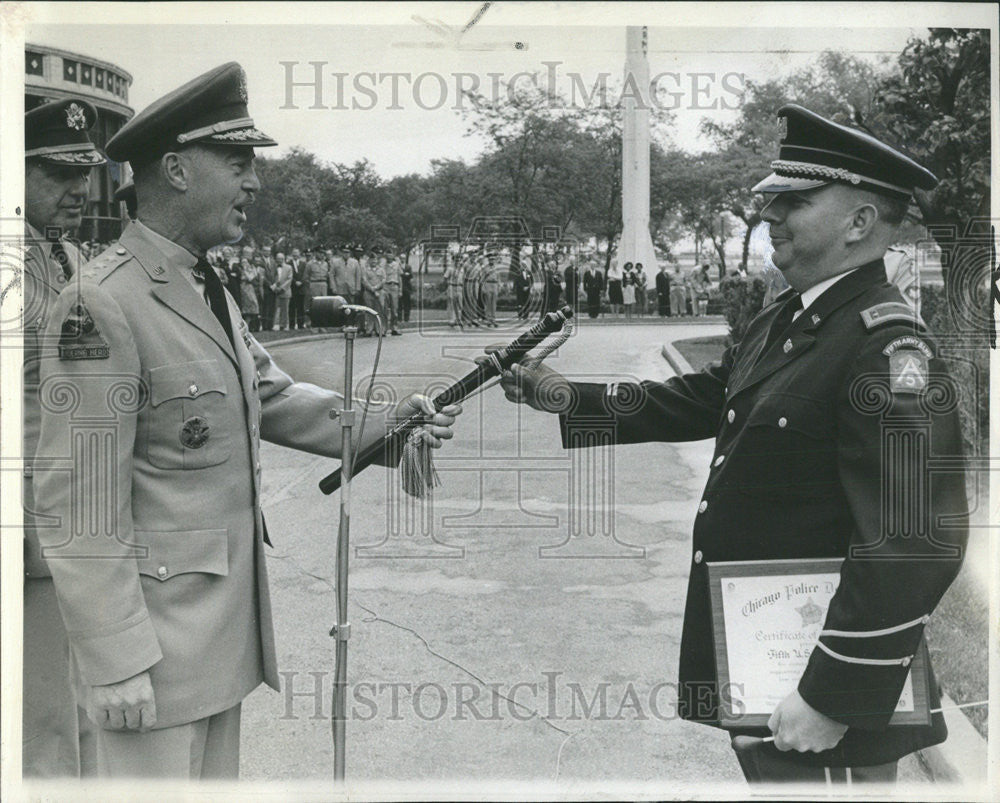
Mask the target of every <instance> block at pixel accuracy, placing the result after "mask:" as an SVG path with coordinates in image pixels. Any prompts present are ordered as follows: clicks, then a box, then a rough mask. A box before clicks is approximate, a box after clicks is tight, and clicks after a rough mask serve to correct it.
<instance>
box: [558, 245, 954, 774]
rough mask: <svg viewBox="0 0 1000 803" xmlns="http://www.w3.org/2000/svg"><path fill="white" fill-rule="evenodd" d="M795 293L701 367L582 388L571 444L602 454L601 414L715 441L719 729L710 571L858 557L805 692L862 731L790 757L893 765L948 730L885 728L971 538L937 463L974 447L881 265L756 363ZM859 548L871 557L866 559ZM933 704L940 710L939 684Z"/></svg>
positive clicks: (709, 710) (650, 437)
mask: <svg viewBox="0 0 1000 803" xmlns="http://www.w3.org/2000/svg"><path fill="white" fill-rule="evenodd" d="M787 296H788V294H787V293H786V294H783V295H782V296H780V297H779V299H778V301H777V302H776V303H775V304H772V305H771V306H769V307H767V308H765V309H764V310H763V311H762V312H761V313H760V314H759V315H758V316H757V317H756V318H755V319H754V321H753V322H752V323H751V325H750V327H749V328H748V331H747V334H746V336H745V337H744V339H743V341H742V342H741V343H739V344H737V345H736V346H734V347H732V348H730V349H728V350H727V351H726V353H725V354H724V356H723V359H722V362H721V364H718V365H714V366H712V367H710V368H707V369H705V370H704V371H702V372H700V373H695V374H688V375H685V376H678V377H675V378H672V379H669V380H667V381H666V382H643V383H641V385H627V384H625V383H620V384H613V385H607V386H606V385H595V384H576V385H574V388H575V391H576V394H577V400H576V403H575V407H574V408H573V409H572V410H571V411H570V413H569V414H568V415H564V416H561V426H562V435H563V445H564V446H566V447H576V446H585V445H594V444H595V442H597V441H600V438H595V436H594V432H593V425H594V422H603V426H604V428H605V431H606V430H607V422H608V421H613V423H614V428H613V433H614V434H613V435H612V436H610V437H611V440H612V441H613V442H615V443H619V444H624V443H640V442H648V441H692V440H700V439H702V438H710V437H715V438H716V446H715V450H714V453H713V455H712V463H711V472H710V474H709V479H708V483H707V485H706V487H705V491H704V495H703V497H702V499H701V501H700V504H699V507H698V515H697V518H696V520H695V526H694V538H693V542H692V549H691V552H692V555H691V565H690V579H689V584H688V595H687V603H686V608H685V613H684V626H683V634H682V641H681V657H680V686H679V689H680V694H679V697H680V700H679V710H680V713H681V715H682V716H683V717H684V718H686V719H690V720H696V721H700V722H704V723H708V724H717V723H718V712H717V707H718V696H717V693H716V677H717V676H716V666H715V653H714V646H713V637H712V614H711V607H710V601H709V585H708V571H707V568H706V564H707V563H708V562H713V561H745V560H780V559H793V558H800V559H801V558H830V557H839V558H846V560H845V562H844V564H843V567H842V570H841V581H840V585H839V588H838V590H837V592H836V594H835V596H834V597H833V599H832V601H831V604H830V607H829V610H828V612H827V615H826V619H825V623H824V629H823V631H822V632H821V634H820V639H819V642H818V644H817V646H816V647H815V648H814V649H813V651H812V654H811V657H810V660H809V663H808V666H807V668H806V670H805V672H804V673H803V675H802V678H801V680H800V682H799V686H798V689H799V692H800V694H801V695H802V697H803V698H804V699H805V701H806V702H807V703H809V705H811V706H812V707H813V708H815V709H817V710H818V711H820V712H822V713H823V714H826V715H827V716H829V717H832V718H834V719H836V720H837V721H839V722H841V723H843V724H846V725H848V726H849V729H848V731H847V733H846V735H845V737H844V739H842V740H841V742H840V744H839V745H838V746H837V747H836V748H834V749H832V750H829V751H825V752H823V753H819V754H815V753H796V754H794V755H796V756H797V757H798V758H799V759H800V760H801V761H803V762H810V763H822V764H825V765H828V766H835V765H841V766H843V765H859V766H860V765H871V764H880V763H885V762H888V761H891V760H894V759H896V758H899V757H901V756H903V755H905V754H907V753H909V752H912V751H913V750H916V749H919V748H921V747H925V746H928V745H930V744H936V743H938V742H940V741H943V740H944V738H945V736H946V734H947V732H946V729H945V727H944V721H943V719H942V717H941V715H940V714H936V715H934V716H933V717H932V723H931V725H930V726H898V725H894V726H892V727H891V728H888V729H887V728H886V725H887V723H888V721H889V718H890V717H891V715H892V713H893V710H894V708H895V706H896V703H897V700H898V698H899V695H900V692H901V690H902V687H903V684H904V682H905V679H906V674H907V673H908V671H909V664H910V660H911V658H912V656H913V655H914V653H915V651H916V650H917V647H918V644H919V642H920V638H921V634H922V632H923V629H924V627H923V625H924V623H925V622H926V621H927V618H928V616H929V615H930V613H931V612H932V611H933V610H934V607H935V605H936V604H937V602H938V600H939V599H940V598H941V596H942V594H944V592H945V590H946V589H947V588H948V585H949V584H950V583H951V581H952V580H953V578H954V577H955V575H956V574H957V572H958V569H959V566H960V563H961V552H962V549H963V547H964V543H965V539H966V536H967V522H966V518H965V516H966V511H967V502H966V496H965V484H964V477H963V473H962V471H961V470H959V471H957V472H954V471H953V472H950V473H948V472H938V473H935V474H933V475H931V478H930V479H928V475H927V474H926V471H927V458H928V457H929V456H932V457H934V458H938V457H941V456H951V457H953V458H955V457H959V456H960V454H961V433H960V428H959V420H958V414H957V412H956V409H955V401H956V398H957V393H958V390H957V389H956V388H955V387H954V386H953V384H952V382H951V381H950V379H949V378H948V376H947V374H946V371H945V369H944V366H943V364H942V362H941V360H940V359H939V357H938V356H937V349H936V346H935V344H934V343H933V342H932V341H931V339H930V338H929V337H928V335H927V333H926V331H925V330H924V327H923V324H922V322H920V321H919V319H918V318H917V317H916V316H915V314H914V313H913V312H912V311H911V310H910V308H909V307H908V306H907V305H905V304H904V303H903V300H902V296H900V294H899V291H898V290H897V289H896V288H895V287H893V286H892V285H890V284H888V283H887V282H886V279H885V267H884V264H883V262H882V260H881V259H879V260H877V261H875V262H872V263H869V264H867V265H864V266H862V267H861V268H859V269H858V270H856V271H854V272H853V273H851V274H850V275H848V276H846V277H844V278H842V279H840V280H839V281H838V282H836V283H835V284H834V285H833V286H832V287H830V288H829V289H828V290H827V291H826V292H824V293H823V294H821V295H820V297H819V298H818V299H816V301H815V302H814V303H812V304H811V305H810V306H809V308H808V309H806V310H805V311H804V312H803V313H802V314H801V315H800V316H799V317H798V318H797V319H796V320H795V321H794V322H793V323H792V324H791V325H790V326H789V327H788V328H787V329H786V330H785V332H784V333H782V334H781V335H780V337H778V339H777V340H776V341H775V342H774V344H773V345H772V346H771V347H770V348H769V349H768V350H767V351H766V353H764V354H763V355H759V353H760V352H761V350H762V347H763V346H764V344H765V342H766V339H767V334H768V331H769V329H770V327H771V323H772V322H773V320H774V318H775V316H776V315H777V314H778V312H779V311H780V309H781V308H782V306H783V304H782V303H781V301H782V300H783V299H785V298H787ZM588 427H590V428H591V431H590V432H589V434H588ZM607 440H608V437H607V436H605V438H604V442H607ZM883 455H885V457H883ZM904 533H905V535H904ZM859 546H867V547H869V548H870V551H869V552H868V553H867V554H864V555H861V554H853V550H852V548H855V547H859ZM930 697H931V707H932V708H933V707H936V706H937V705H938V700H937V690H936V688H935V683H934V681H933V675H932V677H931V693H930ZM743 732H747V733H754V731H749V730H748V731H743ZM756 735H761V736H763V735H767V731H766V730H763V731H762V730H760V729H758V730H757V731H756Z"/></svg>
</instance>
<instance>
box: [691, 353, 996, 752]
mask: <svg viewBox="0 0 1000 803" xmlns="http://www.w3.org/2000/svg"><path fill="white" fill-rule="evenodd" d="M725 340H726V338H725V337H724V336H717V337H694V338H691V339H689V340H676V341H674V344H673V345H674V347H675V348H676V349H677V350H678V351H679V352H680V353H681V355H682V356H683V357H684V359H686V360H687V361H688V362H689V363H690V364H691V367H692V368H693V369H694V370H695V371H700V370H701V369H702V368H704V367H705V366H706V365H709V364H711V363H713V362H717V361H718V360H719V358H720V357H721V356H722V352H723V350H724V349H725ZM980 524H982V522H980ZM973 559H974V558H973V557H970V558H969V559H968V560H967V562H966V566H965V567H964V568H963V569H962V572H961V573H960V574H959V576H958V578H957V579H956V580H955V582H954V583H953V584H952V586H951V588H949V589H948V592H947V593H946V594H945V595H944V597H943V598H942V600H941V602H940V604H939V605H938V606H937V608H936V609H935V611H934V615H933V616H932V617H931V621H930V622H929V623H928V625H927V646H928V649H929V651H930V654H931V662H932V663H933V664H934V673H935V675H936V676H937V680H938V683H940V684H941V687H942V688H943V689H944V690H945V691H946V692H947V693H948V695H949V696H950V697H951V698H952V699H953V700H954V701H955V702H956V703H966V702H969V703H971V702H975V701H978V700H985V699H986V698H987V697H988V696H989V653H988V649H987V644H988V639H989V600H988V598H987V594H986V593H985V592H984V591H983V590H982V589H981V588H980V587H979V584H978V583H976V581H975V580H974V579H973V577H972V575H971V571H970V569H969V562H970V561H972V560H973ZM963 713H964V714H965V715H966V716H967V717H968V718H969V719H970V720H971V722H972V724H973V725H974V726H975V727H976V729H977V730H978V731H979V732H980V733H981V734H982V735H983V737H985V736H986V722H987V718H988V715H989V707H988V706H978V707H976V708H966V709H964V710H963Z"/></svg>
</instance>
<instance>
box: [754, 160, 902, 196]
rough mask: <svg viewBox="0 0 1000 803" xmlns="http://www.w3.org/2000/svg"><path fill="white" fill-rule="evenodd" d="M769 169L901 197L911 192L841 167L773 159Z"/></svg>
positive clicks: (779, 172)
mask: <svg viewBox="0 0 1000 803" xmlns="http://www.w3.org/2000/svg"><path fill="white" fill-rule="evenodd" d="M771 169H772V170H773V171H774V172H775V173H777V174H778V175H781V176H788V177H790V178H818V179H826V180H827V181H846V182H848V183H849V184H854V185H857V184H860V183H861V182H862V181H863V182H865V184H874V185H876V186H878V187H885V188H886V189H888V190H892V191H893V192H898V193H902V194H903V195H907V196H908V195H911V194H912V190H910V189H909V188H907V187H900V186H899V185H898V184H889V183H888V182H886V181H878V180H877V179H874V178H869V177H868V176H859V175H858V174H857V173H852V172H851V171H850V170H845V169H844V168H842V167H827V166H826V165H817V164H812V163H811V162H791V161H788V160H787V159H775V160H774V161H773V162H771Z"/></svg>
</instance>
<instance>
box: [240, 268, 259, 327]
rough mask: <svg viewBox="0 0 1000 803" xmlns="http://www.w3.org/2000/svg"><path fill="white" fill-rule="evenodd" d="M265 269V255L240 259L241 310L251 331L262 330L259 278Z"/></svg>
mask: <svg viewBox="0 0 1000 803" xmlns="http://www.w3.org/2000/svg"><path fill="white" fill-rule="evenodd" d="M263 270H264V259H263V257H261V256H259V255H257V254H255V255H254V256H252V257H250V258H249V259H247V258H246V256H244V257H243V259H242V260H240V312H241V313H243V320H245V321H246V322H247V326H249V327H250V331H251V332H259V331H260V301H259V300H258V298H257V280H258V279H259V278H260V274H261V273H262V272H263Z"/></svg>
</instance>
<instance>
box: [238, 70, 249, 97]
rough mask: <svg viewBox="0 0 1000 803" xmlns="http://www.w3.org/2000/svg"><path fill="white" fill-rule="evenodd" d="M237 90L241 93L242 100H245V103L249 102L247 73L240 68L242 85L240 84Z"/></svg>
mask: <svg viewBox="0 0 1000 803" xmlns="http://www.w3.org/2000/svg"><path fill="white" fill-rule="evenodd" d="M237 91H238V92H239V93H240V100H241V101H243V103H244V104H245V103H247V102H248V98H247V74H246V72H245V71H244V70H242V69H241V70H240V85H239V89H238V90H237Z"/></svg>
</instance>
